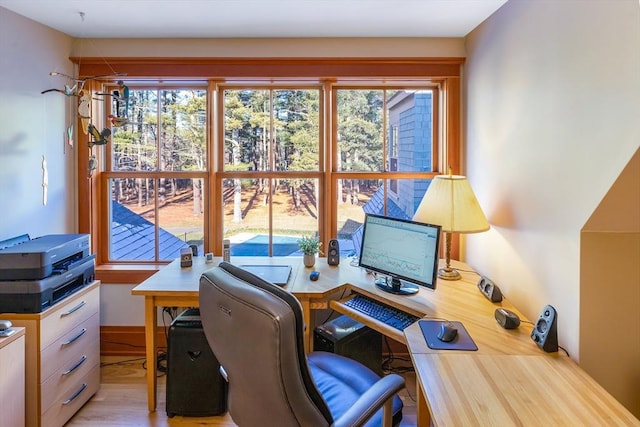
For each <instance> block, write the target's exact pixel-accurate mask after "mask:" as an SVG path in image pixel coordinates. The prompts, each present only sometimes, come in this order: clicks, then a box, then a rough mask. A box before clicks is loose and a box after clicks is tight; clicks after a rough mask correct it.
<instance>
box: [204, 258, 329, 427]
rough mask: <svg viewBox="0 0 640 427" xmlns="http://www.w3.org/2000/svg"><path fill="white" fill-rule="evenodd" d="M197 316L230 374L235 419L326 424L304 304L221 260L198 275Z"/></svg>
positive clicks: (256, 422) (253, 422)
mask: <svg viewBox="0 0 640 427" xmlns="http://www.w3.org/2000/svg"><path fill="white" fill-rule="evenodd" d="M200 317H201V319H202V326H203V329H204V332H205V335H206V337H207V340H208V342H209V345H210V346H211V348H212V350H213V352H214V354H215V356H216V358H217V359H218V362H220V365H222V368H223V369H224V370H225V372H226V374H227V376H228V380H229V391H228V408H229V412H230V414H231V417H232V418H233V420H234V422H235V423H236V424H238V425H240V426H269V425H273V426H328V425H331V423H332V422H333V420H332V417H331V413H330V412H329V409H328V407H327V405H326V403H325V401H324V400H323V398H322V396H321V395H320V393H319V392H318V390H317V388H316V387H315V384H314V382H313V379H312V377H311V375H310V373H309V367H308V365H307V359H306V355H305V353H304V346H303V339H304V336H303V328H304V325H303V319H302V309H301V307H300V303H299V302H298V300H297V299H296V298H295V297H293V295H291V294H290V293H288V292H286V291H284V290H283V289H280V288H279V287H277V286H275V285H273V284H271V283H268V282H265V281H264V280H262V279H260V278H259V277H257V276H255V275H253V274H251V273H249V272H247V271H245V270H242V269H240V268H238V267H235V266H233V265H231V264H229V263H225V262H223V263H220V265H219V266H218V267H214V268H212V269H210V270H207V271H205V272H204V273H203V274H202V276H201V278H200Z"/></svg>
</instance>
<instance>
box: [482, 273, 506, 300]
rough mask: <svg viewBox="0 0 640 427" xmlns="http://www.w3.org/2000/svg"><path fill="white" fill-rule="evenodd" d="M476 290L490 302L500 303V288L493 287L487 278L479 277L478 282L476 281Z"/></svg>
mask: <svg viewBox="0 0 640 427" xmlns="http://www.w3.org/2000/svg"><path fill="white" fill-rule="evenodd" d="M478 289H480V292H482V295H484V296H485V297H487V298H488V299H489V301H491V302H500V301H502V292H501V291H500V288H499V287H497V286H496V285H495V283H493V282H492V281H491V280H489V279H488V278H486V277H484V276H481V277H480V280H478Z"/></svg>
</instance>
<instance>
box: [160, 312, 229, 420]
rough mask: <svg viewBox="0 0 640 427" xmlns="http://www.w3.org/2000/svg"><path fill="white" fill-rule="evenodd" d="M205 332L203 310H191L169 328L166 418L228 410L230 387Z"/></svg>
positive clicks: (213, 413) (202, 414) (217, 412)
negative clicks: (201, 311) (228, 390)
mask: <svg viewBox="0 0 640 427" xmlns="http://www.w3.org/2000/svg"><path fill="white" fill-rule="evenodd" d="M219 369H220V364H219V363H218V360H217V359H216V358H215V356H214V355H213V352H212V351H211V348H210V347H209V344H208V343H207V339H206V337H205V335H204V331H203V330H202V322H201V321H200V310H199V309H197V308H195V309H193V308H192V309H188V310H185V311H184V312H182V313H181V314H180V315H179V316H177V317H176V318H175V319H174V320H173V322H171V326H170V327H169V336H168V340H167V402H166V405H167V415H168V416H169V417H173V416H174V415H182V416H191V417H208V416H213V415H220V414H223V413H224V412H225V411H226V410H227V384H226V381H225V380H224V378H222V376H221V375H220V371H219Z"/></svg>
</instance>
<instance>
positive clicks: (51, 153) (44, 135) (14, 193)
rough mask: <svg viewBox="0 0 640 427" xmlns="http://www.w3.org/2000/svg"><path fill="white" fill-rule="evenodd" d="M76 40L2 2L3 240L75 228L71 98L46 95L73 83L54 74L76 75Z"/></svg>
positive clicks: (0, 223) (0, 153)
mask: <svg viewBox="0 0 640 427" xmlns="http://www.w3.org/2000/svg"><path fill="white" fill-rule="evenodd" d="M72 41H73V40H72V39H71V38H70V37H68V36H66V35H64V34H62V33H60V32H57V31H54V30H52V29H50V28H48V27H45V26H43V25H40V24H37V23H35V22H33V21H31V20H28V19H25V18H24V17H22V16H20V15H17V14H15V13H13V12H10V11H8V10H7V9H4V8H2V7H0V240H5V239H8V238H10V237H14V236H16V235H20V234H29V235H30V236H31V237H38V236H41V235H44V234H56V233H73V232H76V223H77V221H76V210H77V209H75V195H76V190H75V150H73V149H71V148H70V147H65V138H64V135H65V129H66V126H67V124H68V123H69V120H70V118H71V116H70V115H69V113H68V111H69V110H68V101H69V99H70V98H67V97H65V96H64V95H63V94H60V93H47V94H44V95H43V94H41V93H40V92H42V91H43V90H45V89H49V88H63V85H64V83H68V82H66V81H65V79H62V78H60V77H52V76H50V75H49V72H51V71H58V72H62V73H65V74H73V66H72V63H71V62H70V61H69V60H68V57H69V53H70V52H71V48H72ZM43 155H44V156H45V157H46V159H47V169H48V178H49V186H48V193H49V194H48V201H47V205H46V206H44V205H43V197H42V177H43V171H42V156H43Z"/></svg>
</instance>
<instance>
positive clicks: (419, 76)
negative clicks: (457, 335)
mask: <svg viewBox="0 0 640 427" xmlns="http://www.w3.org/2000/svg"><path fill="white" fill-rule="evenodd" d="M71 60H72V61H73V62H75V63H76V64H77V65H78V69H79V76H80V77H87V76H96V75H110V74H113V72H114V70H116V71H117V72H119V73H125V74H126V77H123V76H114V77H113V78H109V79H108V80H106V81H97V80H89V81H87V83H86V84H85V88H86V89H88V90H91V91H95V92H97V91H100V90H101V87H102V85H103V84H105V83H112V82H113V81H115V80H119V79H123V78H124V79H127V78H129V79H132V80H139V79H149V80H152V81H158V82H159V81H160V80H163V79H168V80H169V82H170V83H171V84H172V85H175V84H181V83H182V82H195V81H197V82H200V83H203V84H204V85H208V91H207V102H208V105H209V107H208V109H209V110H210V113H209V114H208V115H207V138H208V144H207V147H208V148H207V150H208V152H207V156H208V164H209V165H210V166H209V169H210V172H209V174H208V176H207V178H206V179H205V186H206V187H207V189H206V191H208V193H209V194H210V196H211V197H209V200H210V205H209V206H208V208H209V212H210V215H209V217H208V218H205V233H206V229H208V231H209V235H210V236H212V238H211V239H210V240H213V246H212V249H213V250H214V251H217V252H219V250H220V246H221V241H220V242H218V240H220V239H215V236H216V235H217V234H218V233H217V232H216V231H214V230H217V228H220V227H221V225H218V224H217V222H219V221H218V220H217V217H218V216H219V214H218V213H217V212H216V211H215V206H213V204H214V201H215V200H216V197H217V194H216V192H217V190H216V188H217V185H219V183H220V182H221V180H222V179H225V178H226V177H227V176H225V174H224V173H221V172H220V171H219V169H218V168H217V167H216V165H217V163H216V162H218V161H219V159H218V154H217V153H216V149H215V147H213V145H214V144H213V143H212V142H211V141H215V140H216V137H217V135H216V131H217V132H220V130H216V129H215V122H217V123H219V121H218V120H215V119H214V115H220V114H222V112H221V109H220V108H218V107H217V106H216V105H215V102H216V97H217V94H216V91H217V86H218V85H219V84H221V83H225V84H231V83H232V82H245V83H246V82H259V81H261V82H267V80H268V79H269V78H273V79H278V80H281V79H291V81H297V82H300V80H301V79H306V80H305V81H307V82H315V83H317V84H322V85H324V86H325V89H324V90H325V91H328V92H329V93H331V90H332V87H333V86H332V84H334V83H336V82H340V83H341V84H346V83H347V82H350V83H352V84H353V86H354V87H357V86H359V85H360V86H366V85H375V84H376V83H374V82H373V80H376V81H377V82H384V79H389V80H399V79H401V80H403V81H404V80H406V81H407V82H410V81H411V80H412V79H415V80H419V81H422V82H424V79H425V78H428V79H432V80H433V81H434V82H437V84H439V85H440V88H441V90H440V95H439V97H438V99H437V100H434V103H436V105H437V108H439V111H440V112H441V114H442V125H443V128H442V129H436V130H435V132H437V133H438V138H443V139H444V146H445V147H446V152H445V153H439V154H438V157H437V160H438V163H437V165H447V166H448V167H450V168H451V171H452V172H453V173H458V174H459V173H461V159H460V153H461V147H460V146H461V139H460V138H461V131H460V112H461V105H460V104H461V101H460V96H461V83H460V76H461V66H462V64H463V63H464V58H87V57H83V58H71ZM178 81H179V82H180V83H176V82H178ZM285 85H286V84H285ZM326 97H327V96H324V97H322V98H323V99H325V98H326ZM210 101H212V102H210ZM327 104H329V103H327ZM101 108H102V107H101V106H100V105H99V104H98V103H97V102H96V101H94V103H93V108H92V110H93V111H94V116H95V117H96V118H98V117H101V115H100V111H102V110H101ZM321 111H324V112H325V114H324V116H325V117H326V118H327V120H324V122H323V124H322V125H321V126H322V129H321V132H324V135H323V136H322V139H323V141H324V138H331V137H330V135H331V132H332V123H335V119H336V117H335V114H337V112H336V111H335V109H333V114H334V116H333V117H329V116H328V113H330V112H332V108H331V106H330V105H321ZM216 118H217V116H216ZM94 124H95V125H96V126H100V125H102V124H103V123H94ZM437 126H439V124H438V125H437ZM77 128H78V129H81V125H80V122H79V121H78V124H77ZM77 139H78V162H77V165H78V177H80V179H78V200H80V201H81V202H80V203H78V229H79V232H81V233H89V234H90V235H91V244H92V248H94V251H98V252H101V253H105V251H108V247H107V245H108V224H107V222H108V215H106V212H107V210H106V209H104V206H105V203H107V200H103V199H104V198H105V197H106V191H107V189H106V185H107V183H108V179H109V177H114V176H117V175H116V174H117V173H116V172H109V173H106V172H101V171H100V170H96V171H95V173H94V174H93V175H92V176H90V177H88V176H87V171H88V166H89V154H90V152H89V148H88V145H87V142H88V140H89V137H88V136H87V135H85V134H84V133H82V132H79V133H78V138H77ZM336 144H337V142H336V141H335V138H331V141H330V143H329V144H328V143H326V141H325V142H323V144H321V147H320V154H321V159H322V160H321V161H324V162H325V163H324V164H323V165H321V167H320V172H319V174H320V175H322V177H321V178H320V187H321V190H322V191H323V192H328V193H331V194H333V193H335V191H336V189H335V188H334V187H335V185H334V183H335V181H336V178H338V177H340V176H343V175H348V176H350V177H354V176H357V175H358V173H355V174H354V173H352V172H336V171H332V170H331V167H330V166H331V165H332V164H333V161H332V160H331V158H330V156H335V153H336ZM325 147H326V149H328V150H329V151H330V152H329V153H324V150H325ZM327 156H329V157H327ZM104 162H105V159H101V158H100V155H98V163H99V164H104ZM326 162H328V163H326ZM439 168H441V167H439ZM99 169H100V168H99ZM160 174H162V173H161V172H160ZM312 174H316V175H317V173H315V172H314V173H312ZM383 175H384V177H383V178H384V179H389V178H396V177H397V178H411V174H394V173H388V172H387V173H384V174H383ZM381 177H382V176H381ZM421 177H424V175H421ZM327 184H328V185H327ZM326 200H327V203H326V205H325V206H322V207H319V209H322V211H323V213H324V215H323V216H324V220H323V221H322V222H321V223H320V224H319V228H320V236H321V239H322V240H323V241H324V240H327V241H328V239H329V238H330V237H329V236H331V235H332V233H334V232H335V230H334V229H335V227H336V225H335V222H336V220H337V218H336V215H337V213H336V207H335V203H334V202H332V200H333V197H332V196H329V197H327V199H326ZM456 237H457V236H454V239H453V240H454V241H453V247H452V257H454V258H456V257H457V256H458V241H457V238H456ZM210 250H211V249H210ZM217 252H216V253H217ZM100 259H101V260H102V258H100ZM164 264H165V263H157V264H155V263H144V264H140V263H104V262H102V261H99V262H98V265H97V268H96V275H97V276H98V278H99V279H101V280H102V281H103V282H104V283H131V284H136V283H139V282H141V281H142V280H144V279H145V278H147V277H149V276H150V275H151V274H153V273H155V271H157V270H158V269H159V268H160V267H161V266H162V265H164Z"/></svg>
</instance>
